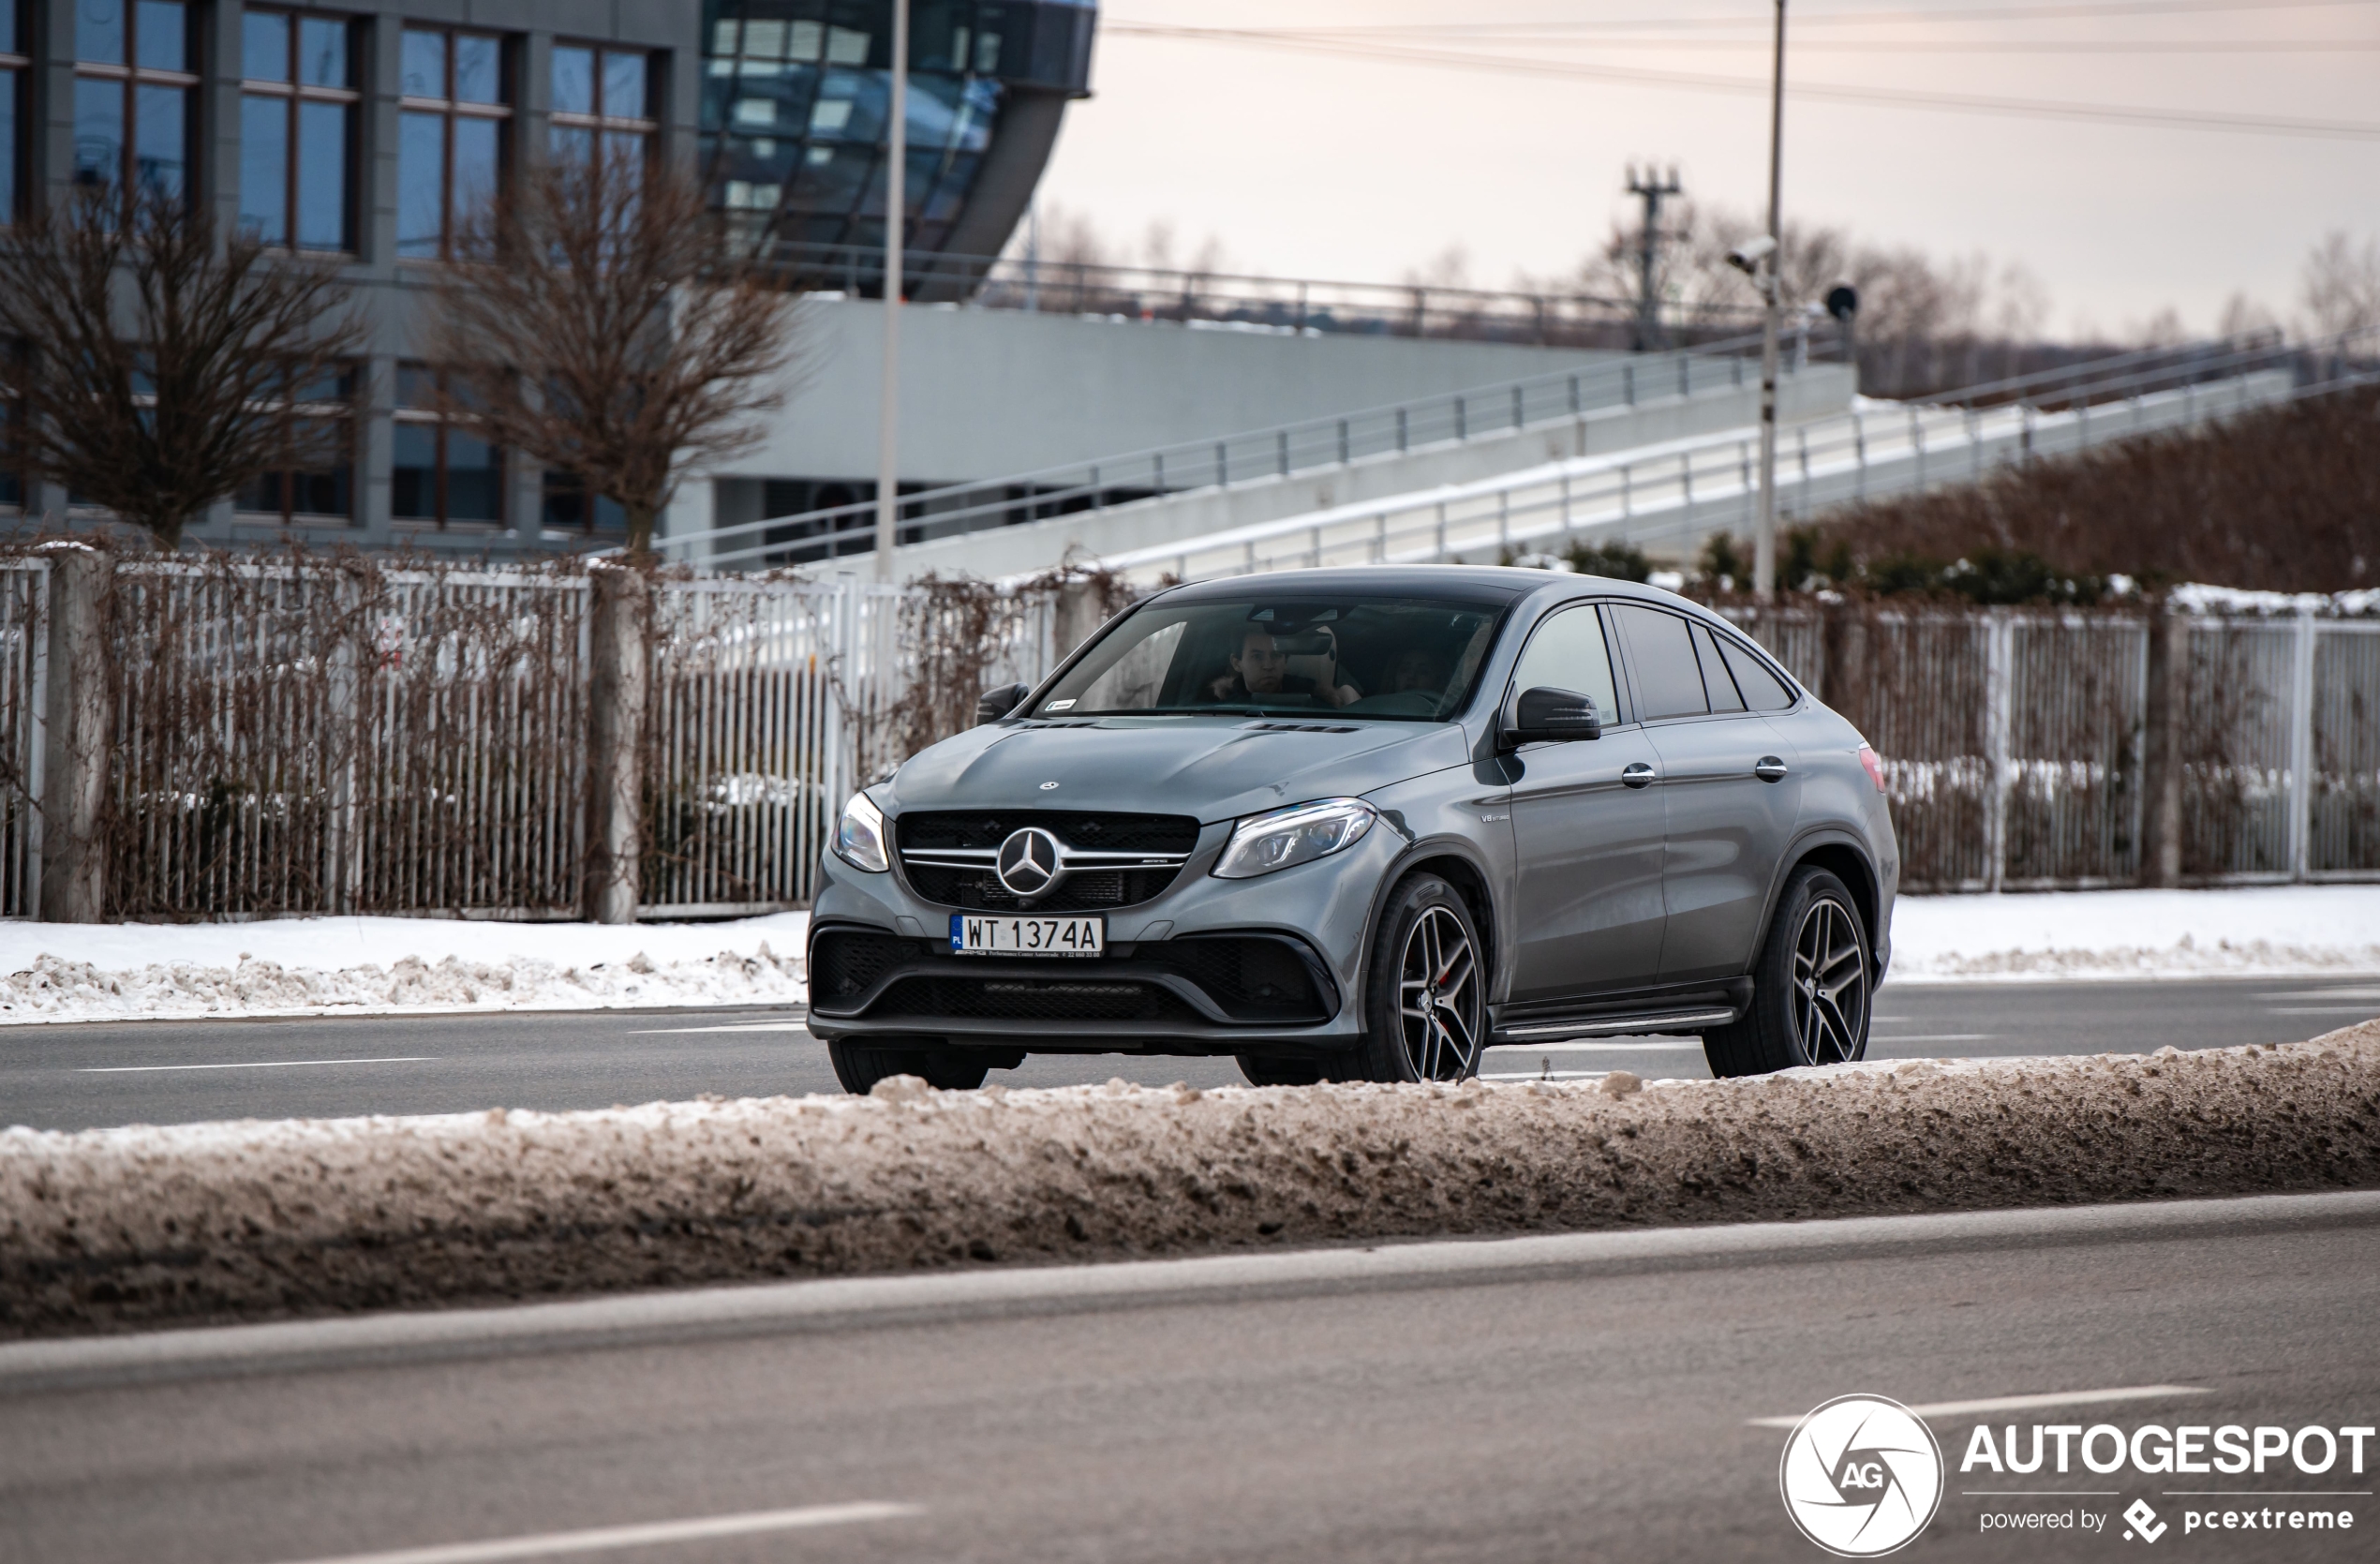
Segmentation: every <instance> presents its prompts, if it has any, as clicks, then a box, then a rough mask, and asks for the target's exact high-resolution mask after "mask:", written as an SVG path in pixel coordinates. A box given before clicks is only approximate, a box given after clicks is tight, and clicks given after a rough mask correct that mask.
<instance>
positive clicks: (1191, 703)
mask: <svg viewBox="0 0 2380 1564" xmlns="http://www.w3.org/2000/svg"><path fill="white" fill-rule="evenodd" d="M981 718H982V720H981V721H980V722H979V723H978V725H977V726H975V727H974V729H972V730H970V731H969V732H966V733H963V734H960V735H959V736H958V737H954V738H947V739H945V740H944V741H943V742H941V743H939V744H936V745H934V746H933V747H932V748H931V749H929V750H926V751H924V752H922V753H920V754H918V755H916V756H915V757H914V758H913V759H911V760H909V761H908V762H906V763H905V764H903V765H902V766H901V767H900V769H899V770H898V771H896V772H895V773H894V774H893V775H892V776H891V777H890V778H888V779H887V780H885V781H884V782H878V783H876V784H875V785H873V786H870V787H869V788H867V789H866V790H865V791H863V792H860V793H858V794H856V795H855V796H854V797H852V799H851V801H850V803H849V804H848V805H847V806H846V807H845V808H844V811H843V813H842V818H841V821H840V826H839V827H838V830H837V832H836V835H835V839H834V842H833V843H832V846H831V847H830V849H829V850H828V852H827V854H826V875H825V881H824V884H823V886H822V887H821V889H820V891H819V894H818V897H817V901H816V903H815V912H814V915H813V917H812V919H811V933H810V983H811V1020H810V1027H811V1031H812V1032H813V1033H815V1034H816V1035H818V1036H819V1037H821V1038H823V1039H824V1040H825V1041H826V1046H827V1049H828V1050H829V1051H830V1053H831V1054H832V1056H833V1060H834V1065H835V1071H836V1074H837V1075H838V1077H840V1080H842V1083H843V1084H844V1085H845V1086H846V1087H848V1088H849V1089H851V1090H853V1091H855V1092H864V1091H867V1090H869V1089H870V1087H872V1086H873V1085H874V1084H875V1083H876V1082H877V1081H879V1080H884V1079H885V1078H886V1077H888V1076H892V1075H896V1074H910V1075H916V1076H921V1077H923V1078H924V1079H925V1080H929V1081H930V1082H932V1083H934V1084H935V1085H938V1086H944V1087H963V1086H973V1085H978V1084H980V1083H981V1082H982V1080H983V1079H984V1074H985V1072H986V1071H987V1070H988V1069H990V1068H993V1067H1000V1068H1014V1067H1015V1066H1016V1065H1019V1063H1021V1062H1022V1061H1023V1059H1024V1056H1025V1055H1026V1054H1027V1053H1045V1052H1046V1053H1062V1052H1086V1053H1088V1052H1130V1053H1151V1054H1224V1053H1227V1054H1232V1055H1235V1056H1237V1058H1238V1059H1239V1062H1240V1065H1241V1067H1242V1070H1243V1071H1244V1072H1245V1073H1246V1075H1247V1077H1248V1079H1249V1080H1254V1081H1257V1082H1258V1083H1260V1084H1268V1085H1271V1084H1294V1083H1300V1082H1306V1081H1314V1080H1457V1079H1460V1078H1462V1077H1464V1076H1465V1075H1468V1074H1470V1073H1472V1072H1473V1071H1476V1070H1477V1069H1478V1068H1479V1067H1480V1050H1482V1049H1484V1048H1490V1047H1495V1046H1497V1045H1500V1044H1507V1043H1543V1042H1550V1041H1554V1040H1555V1039H1559V1038H1572V1037H1604V1036H1614V1035H1627V1034H1640V1033H1668V1034H1693V1035H1700V1036H1701V1037H1702V1039H1703V1048H1704V1050H1705V1051H1706V1052H1707V1054H1708V1055H1709V1058H1710V1064H1711V1068H1712V1069H1713V1070H1714V1071H1715V1072H1717V1073H1718V1074H1720V1075H1746V1074H1752V1073H1756V1072H1760V1071H1764V1070H1775V1069H1781V1068H1785V1067H1787V1066H1789V1065H1820V1064H1828V1063H1832V1062H1835V1061H1838V1060H1848V1059H1857V1058H1859V1057H1860V1056H1861V1054H1862V1052H1863V1051H1864V1050H1865V1049H1866V1048H1867V1023H1868V1008H1869V1004H1870V1001H1871V999H1872V997H1873V995H1874V992H1875V988H1876V982H1877V979H1878V978H1879V977H1881V976H1882V974H1883V971H1884V964H1885V961H1886V959H1887V957H1888V955H1889V931H1890V930H1891V928H1892V910H1893V895H1894V891H1895V888H1896V886H1897V882H1898V878H1899V871H1900V865H1899V859H1898V856H1897V851H1896V849H1895V846H1894V842H1893V828H1892V823H1891V821H1890V819H1889V818H1888V816H1887V814H1886V812H1885V800H1884V795H1883V772H1882V767H1880V766H1879V764H1878V762H1877V760H1876V757H1875V755H1874V754H1873V753H1872V752H1870V751H1869V750H1868V748H1867V745H1866V744H1865V743H1863V742H1862V741H1861V738H1860V736H1859V734H1858V733H1857V732H1856V731H1854V730H1853V729H1852V725H1851V724H1850V723H1849V722H1845V721H1844V720H1843V719H1842V718H1840V717H1838V716H1837V715H1836V714H1835V713H1834V712H1832V711H1830V710H1828V709H1827V708H1825V707H1823V706H1822V705H1820V704H1819V703H1818V701H1817V700H1816V699H1815V698H1813V697H1812V696H1811V695H1810V694H1809V693H1808V692H1807V691H1806V690H1804V689H1802V688H1801V687H1800V686H1799V685H1798V684H1796V683H1795V682H1794V680H1793V679H1792V677H1791V676H1790V675H1788V674H1787V673H1786V672H1785V671H1784V669H1783V668H1781V667H1779V666H1778V663H1777V662H1776V661H1775V660H1774V659H1772V658H1771V657H1770V656H1769V655H1768V654H1767V653H1766V652H1764V651H1763V650H1762V649H1761V648H1759V647H1758V646H1757V645H1755V644H1754V643H1753V642H1752V641H1751V640H1750V639H1748V637H1746V636H1745V635H1744V634H1743V633H1741V632H1739V631H1737V630H1736V629H1734V628H1733V626H1731V625H1730V624H1729V623H1728V622H1727V621H1726V620H1725V619H1723V618H1719V617H1718V616H1717V615H1715V614H1712V613H1710V612H1708V611H1706V610H1704V609H1703V608H1701V607H1698V606H1696V605H1695V604H1693V603H1688V602H1687V601H1686V600H1684V599H1683V598H1679V597H1676V596H1673V595H1672V594H1671V593H1668V592H1664V591H1660V590H1659V589H1657V588H1650V587H1640V586H1635V585H1631V584H1629V583H1628V582H1624V581H1607V580H1602V579H1599V578H1597V577H1593V576H1580V575H1567V574H1560V573H1548V572H1544V571H1533V570H1501V569H1490V568H1473V567H1463V566H1405V567H1386V568H1380V569H1365V570H1320V571H1300V572H1289V573H1281V574H1274V575H1263V576H1252V577H1242V578H1240V579H1236V580H1224V581H1210V582H1205V583H1201V584H1198V585H1195V586H1188V587H1179V588H1173V589H1172V590H1169V591H1164V592H1160V593H1158V594H1156V595H1155V596H1153V597H1151V598H1149V599H1147V600H1145V601H1143V602H1141V603H1138V604H1137V605H1136V606H1134V607H1133V608H1131V609H1130V610H1128V611H1127V612H1125V613H1123V614H1121V615H1119V616H1118V617H1117V618H1114V619H1112V620H1110V621H1109V622H1108V624H1107V625H1106V626H1105V627H1103V628H1102V629H1101V630H1100V631H1099V633H1097V634H1095V635H1093V637H1092V638H1091V639H1090V640H1089V641H1088V642H1087V643H1085V644H1084V645H1083V646H1082V647H1081V648H1078V649H1077V650H1076V651H1075V652H1074V654H1073V655H1072V656H1071V657H1069V658H1068V659H1067V660H1066V662H1065V663H1064V665H1063V666H1062V667H1060V668H1059V670H1058V671H1057V672H1056V673H1055V674H1053V675H1051V676H1050V677H1049V678H1047V679H1045V680H1044V681H1043V682H1042V683H1041V684H1040V685H1039V686H1038V687H1036V688H1033V689H1027V688H1026V687H1024V686H1021V685H1017V686H1010V687H1007V688H1004V689H1001V690H995V691H992V692H989V693H987V694H986V695H985V697H984V705H983V710H982V713H981Z"/></svg>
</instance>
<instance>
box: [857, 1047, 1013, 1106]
mask: <svg viewBox="0 0 2380 1564" xmlns="http://www.w3.org/2000/svg"><path fill="white" fill-rule="evenodd" d="M826 1057H827V1058H828V1059H829V1060H830V1061H832V1062H833V1064H834V1066H835V1079H836V1080H839V1081H840V1082H842V1087H843V1090H844V1091H846V1092H853V1093H856V1094H857V1095H860V1096H863V1097H864V1096H866V1095H868V1094H869V1093H870V1092H872V1091H874V1090H875V1089H876V1083H877V1082H878V1081H882V1080H891V1079H892V1078H893V1077H894V1076H897V1075H914V1076H915V1077H916V1078H917V1079H918V1080H923V1081H924V1082H925V1083H926V1084H927V1085H929V1086H931V1087H933V1088H934V1089H935V1090H937V1091H942V1092H972V1091H974V1089H975V1088H976V1087H978V1086H981V1085H982V1084H983V1083H984V1076H985V1075H986V1074H987V1073H989V1070H990V1068H991V1065H992V1064H993V1061H992V1060H991V1059H990V1058H989V1057H988V1056H987V1055H986V1054H985V1053H984V1052H982V1051H981V1050H959V1049H955V1048H946V1047H945V1046H944V1045H942V1044H940V1043H929V1042H927V1041H925V1040H924V1039H923V1038H916V1039H911V1038H906V1037H887V1038H884V1039H882V1040H879V1041H876V1042H867V1043H863V1042H859V1041H856V1040H855V1039H849V1038H844V1039H838V1040H837V1041H834V1042H830V1043H828V1044H827V1045H826ZM1018 1062H1019V1063H1021V1062H1022V1056H1021V1055H1020V1056H1019V1060H1018ZM1010 1067H1012V1068H1013V1067H1014V1066H1013V1065H1011V1066H1010Z"/></svg>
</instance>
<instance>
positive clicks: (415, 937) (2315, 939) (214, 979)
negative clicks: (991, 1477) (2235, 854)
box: [0, 886, 2380, 1025]
mask: <svg viewBox="0 0 2380 1564" xmlns="http://www.w3.org/2000/svg"><path fill="white" fill-rule="evenodd" d="M808 927H809V915H808V914H806V913H780V914H778V915H776V916H770V917H751V918H741V919H737V920H736V921H734V922H726V923H646V924H637V925H634V926H631V927H603V926H599V925H595V924H588V923H490V922H480V921H464V920H457V919H452V918H410V917H314V918H279V919H274V920H271V921H266V922H258V923H183V924H141V923H132V924H87V925H86V924H67V923H0V1025H5V1024H7V1023H9V1022H24V1021H69V1020H130V1019H134V1018H139V1017H156V1018H169V1019H171V1018H181V1019H186V1018H189V1017H196V1016H281V1015H319V1014H324V1013H336V1014H343V1015H364V1014H372V1013H378V1012H388V1011H396V1010H506V1009H541V1010H583V1009H607V1008H613V1007H623V1006H642V1005H753V1004H785V1003H798V1002H800V1001H801V1000H803V999H805V998H806V997H807V994H808V991H807V989H806V988H805V986H804V984H803V981H802V979H803V976H804V975H803V973H802V970H801V956H802V950H803V935H804V932H805V931H806V930H807V929H808ZM2357 972H2373V973H2380V886H2272V887H2269V888H2264V887H2259V888H2254V889H2232V890H2102V891H2070V892H2052V893H2048V894H2044V895H2009V896H1908V897H1903V898H1901V900H1900V902H1899V905H1898V908H1897V912H1896V914H1895V916H1894V919H1893V967H1892V976H1893V980H1894V981H1895V982H1944V981H1953V982H1959V981H1976V980H1992V979H2007V978H2016V979H2046V978H2060V977H2164V978H2170V977H2218V976H2274V975H2281V974H2288V973H2357Z"/></svg>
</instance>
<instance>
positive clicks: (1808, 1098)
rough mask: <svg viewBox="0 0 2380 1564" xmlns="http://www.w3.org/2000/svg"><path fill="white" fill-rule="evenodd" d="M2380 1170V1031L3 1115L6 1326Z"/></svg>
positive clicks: (2287, 1182) (1730, 1217)
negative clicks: (569, 1105) (518, 1100)
mask: <svg viewBox="0 0 2380 1564" xmlns="http://www.w3.org/2000/svg"><path fill="white" fill-rule="evenodd" d="M2374 1184H2380V1022H2373V1023H2367V1024H2365V1025H2364V1026H2361V1027H2358V1028H2355V1029H2351V1030H2349V1031H2346V1032H2341V1033H2334V1034H2332V1035H2329V1036H2328V1037H2326V1038H2320V1039H2317V1040H2315V1041H2314V1042H2313V1043H2303V1044H2293V1045H2289V1046H2287V1047H2283V1048H2280V1049H2269V1048H2266V1049H2258V1048H2248V1049H2232V1050H2209V1051H2205V1052H2196V1053H2189V1054H2180V1053H2177V1052H2175V1051H2174V1050H2171V1049H2167V1050H2163V1051H2162V1052H2160V1053H2158V1054H2157V1055H2155V1056H2153V1057H2149V1058H2141V1057H2138V1056H2135V1055H2103V1056H2099V1057H2095V1058H2056V1059H2020V1060H1998V1061H1989V1062H1968V1063H1959V1064H1950V1063H1937V1062H1927V1061H1922V1060H1911V1061H1903V1062H1901V1063H1898V1064H1895V1065H1870V1066H1851V1067H1837V1068H1834V1069H1829V1070H1803V1071H1793V1072H1789V1073H1787V1074H1785V1075H1781V1076H1775V1077H1769V1078H1765V1079H1759V1080H1727V1081H1695V1082H1688V1081H1656V1082H1653V1083H1651V1084H1645V1083H1644V1082H1642V1081H1639V1080H1636V1079H1635V1078H1633V1077H1623V1076H1620V1075H1617V1074H1614V1075H1613V1076H1612V1077H1609V1078H1607V1079H1605V1080H1601V1081H1597V1082H1592V1083H1588V1082H1578V1083H1554V1082H1531V1083H1529V1084H1526V1085H1512V1086H1490V1085H1484V1084H1482V1083H1480V1082H1479V1081H1476V1080H1475V1081H1467V1082H1465V1083H1464V1084H1462V1085H1460V1086H1393V1087H1392V1086H1320V1087H1305V1088H1274V1089H1257V1088H1252V1087H1251V1088H1230V1089H1224V1090H1216V1091H1209V1092H1199V1091H1195V1090H1192V1089H1189V1088H1186V1087H1180V1086H1177V1087H1172V1088H1168V1089H1164V1090H1154V1091H1152V1090H1142V1089H1138V1088H1135V1087H1130V1086H1126V1085H1124V1084H1123V1082H1121V1081H1116V1082H1111V1083H1109V1085H1108V1086H1106V1087H1078V1088H1067V1089H1062V1090H1053V1091H1031V1092H1022V1091H1020V1092H1003V1091H1001V1090H999V1089H998V1088H986V1089H985V1090H983V1091H981V1092H972V1093H939V1092H935V1091H933V1090H931V1089H930V1088H929V1087H927V1086H926V1085H925V1084H924V1083H922V1082H920V1081H917V1080H914V1079H912V1078H909V1077H900V1078H897V1079H896V1080H890V1081H887V1082H885V1083H884V1084H883V1085H882V1086H880V1087H879V1088H878V1089H877V1091H876V1093H875V1095H873V1096H871V1097H864V1098H855V1097H805V1098H799V1099H791V1098H772V1099H768V1100H761V1101H740V1102H730V1101H726V1100H723V1099H718V1098H710V1099H705V1100H703V1101H699V1102H692V1103H655V1104H651V1105H648V1106H646V1107H643V1108H636V1109H616V1110H611V1111H609V1112H598V1113H557V1114H545V1113H507V1112H505V1111H504V1110H500V1109H498V1110H490V1111H489V1112H486V1113H483V1114H466V1115H450V1116H442V1117H435V1118H411V1119H398V1118H383V1119H351V1120H340V1121H318V1122H285V1123H277V1124H267V1123H259V1122H255V1121H249V1122H245V1123H239V1124H221V1125H186V1126H179V1127H174V1128H166V1129H156V1128H145V1127H135V1128H125V1129H110V1130H92V1131H85V1132H82V1133H79V1134H55V1133H47V1132H37V1131H33V1130H25V1129H14V1130H9V1131H7V1132H6V1133H4V1134H0V1333H5V1334H15V1335H27V1334H51V1333H62V1332H75V1331H88V1330H93V1329H110V1328H114V1329H122V1328H127V1327H134V1326H140V1325H143V1324H153V1323H158V1322H164V1321H175V1320H180V1321H189V1320H198V1319H208V1318H214V1319H228V1318H260V1317H273V1316H286V1315H292V1314H307V1313H323V1312H329V1311H336V1310H341V1309H352V1308H361V1307H393V1306H418V1305H424V1304H431V1303H461V1302H467V1301H486V1300H492V1299H504V1298H525V1297H531V1296H538V1295H549V1294H561V1293H588V1292H597V1291H605V1290H619V1289H631V1288H654V1287H662V1286H673V1285H687V1284H696V1283H706V1284H707V1283H718V1282H722V1281H735V1280H759V1279H764V1278H770V1277H783V1276H798V1275H813V1274H854V1273H862V1272H887V1271H900V1270H909V1269H915V1268H919V1267H935V1266H948V1265H955V1264H962V1263H966V1262H969V1261H976V1262H985V1263H989V1262H998V1261H1036V1260H1037V1261H1049V1260H1057V1259H1098V1258H1120V1257H1125V1256H1153V1255H1167V1254H1183V1253H1190V1252H1196V1251H1199V1250H1212V1249H1217V1248H1227V1247H1231V1246H1235V1245H1248V1244H1264V1243H1276V1244H1315V1243H1324V1242H1333V1241H1336V1242H1349V1241H1360V1240H1377V1239H1384V1238H1391V1237H1398V1236H1420V1235H1433V1236H1437V1235H1448V1234H1457V1233H1490V1232H1510V1231H1518V1230H1531V1229H1534V1230H1561V1229H1570V1230H1575V1229H1593V1228H1606V1227H1614V1226H1629V1225H1642V1224H1649V1223H1664V1224H1675V1223H1684V1222H1716V1221H1747V1220H1765V1219H1782V1218H1794V1217H1810V1216H1841V1215H1858V1214H1885V1213H1892V1212H1906V1211H1931V1210H1945V1209H1960V1208H1965V1209H1977V1208H1989V1207H2006V1206H2019V1205H2040V1204H2045V1203H2066V1202H2079V1201H2105V1200H2120V1199H2154V1198H2159V1197H2169V1196H2209V1195H2221V1194H2229V1193H2244V1192H2249V1191H2277V1190H2291V1189H2320V1188H2340V1187H2371V1186H2373V1185H2374Z"/></svg>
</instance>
